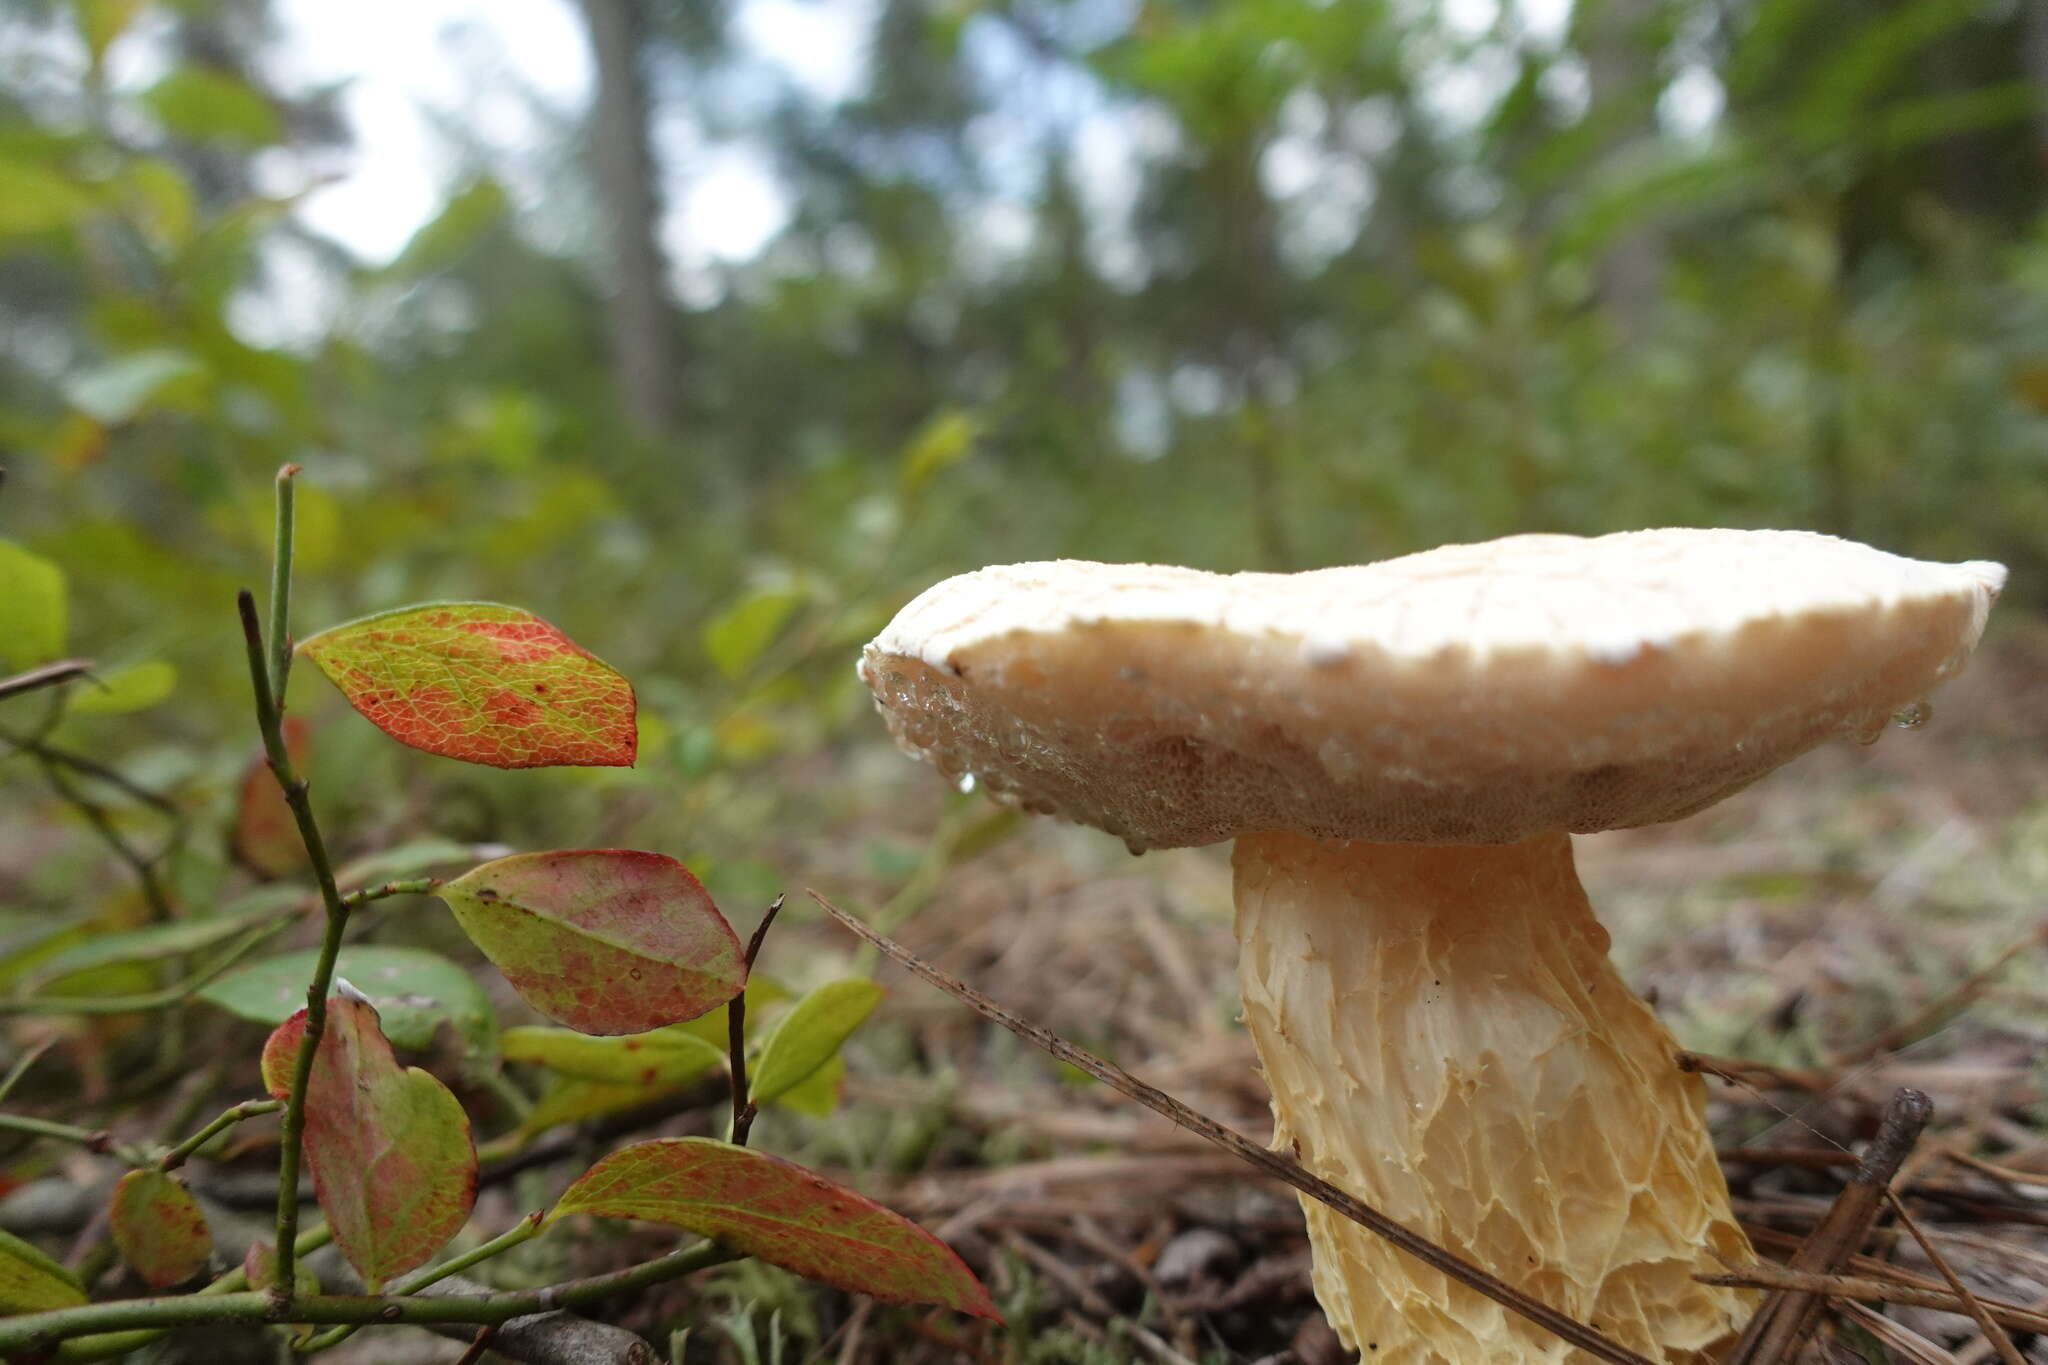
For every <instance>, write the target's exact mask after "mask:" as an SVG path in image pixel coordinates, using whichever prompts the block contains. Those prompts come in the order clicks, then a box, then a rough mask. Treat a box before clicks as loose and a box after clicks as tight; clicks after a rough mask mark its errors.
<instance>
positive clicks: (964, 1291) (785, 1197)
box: [548, 1138, 1002, 1322]
mask: <svg viewBox="0 0 2048 1365" xmlns="http://www.w3.org/2000/svg"><path fill="white" fill-rule="evenodd" d="M572 1213H590V1214H596V1215H597V1216H599V1217H601V1218H638V1219H642V1220H644V1221H646V1222H650V1223H662V1224H665V1225H667V1226H669V1227H675V1228H682V1229H684V1230H685V1231H687V1232H694V1233H696V1234H697V1235H699V1236H700V1237H709V1238H712V1239H714V1240H716V1241H717V1242H718V1243H720V1244H721V1245H723V1246H727V1247H730V1248H732V1249H733V1250H735V1251H742V1252H746V1253H747V1254H749V1255H752V1256H758V1257H760V1258H761V1259H762V1260H764V1261H767V1262H769V1263H771V1264H773V1265H779V1266H781V1267H782V1268H783V1269H785V1270H792V1271H795V1272H796V1273H797V1274H799V1275H802V1276H804V1277H806V1278H808V1279H813V1280H817V1281H820V1282H821V1283H824V1284H829V1285H832V1286H834V1287H835V1288H839V1289H844V1290H848V1291H850V1292H852V1293H855V1294H866V1295H869V1296H870V1297H872V1298H876V1299H880V1300H881V1301H882V1302H884V1303H933V1304H940V1305H942V1306H944V1307H947V1308H956V1309H958V1310H960V1311H961V1312H963V1313H972V1314H973V1315H975V1316H976V1317H981V1318H987V1319H989V1320H990V1321H991V1322H1001V1321H1002V1316H1001V1315H1000V1314H999V1313H997V1312H996V1307H995V1304H994V1303H993V1302H991V1301H990V1299H989V1296H988V1290H986V1289H985V1288H983V1287H982V1284H981V1281H979V1280H977V1279H976V1278H975V1277H974V1272H973V1271H971V1270H969V1269H968V1268H967V1267H966V1265H965V1264H963V1263H962V1262H961V1260H960V1258H959V1257H958V1256H957V1255H955V1254H954V1253H953V1250H952V1248H950V1247H948V1246H947V1245H946V1244H945V1243H944V1242H941V1241H940V1240H939V1239H938V1238H936V1237H934V1236H932V1235H931V1234H930V1233H929V1232H926V1231H925V1230H924V1229H923V1228H921V1227H919V1226H918V1225H917V1224H915V1223H913V1222H911V1221H910V1220H909V1219H907V1218H905V1217H904V1216H903V1215H902V1214H899V1213H896V1212H893V1211H892V1210H889V1209H886V1208H883V1207H882V1206H881V1205H880V1204H877V1203H875V1202H874V1201H873V1200H870V1199H864V1198H862V1197H861V1196H860V1195H857V1194H855V1193H854V1192H853V1191H851V1190H849V1189H846V1188H845V1187H844V1186H840V1185H835V1184H833V1183H832V1182H831V1181H829V1180H826V1179H825V1178H824V1177H822V1176H819V1175H815V1174H813V1173H812V1172H810V1171H807V1170H805V1169H804V1168H803V1167H801V1166H798V1165H796V1164H795V1163H793V1162H788V1161H784V1160H783V1159H782V1158H780V1157H774V1156H769V1155H767V1154H766V1153H764V1152H756V1151H753V1150H751V1149H750V1148H746V1147H735V1146H733V1145H732V1144H731V1143H727V1142H718V1141H715V1140H713V1139H711V1138H660V1139H656V1140H655V1141H653V1142H641V1143H635V1144H634V1145H633V1146H631V1147H626V1148H623V1149H621V1150H620V1151H617V1152H614V1153H612V1154H611V1155H610V1156H608V1157H606V1158H605V1159H604V1160H602V1161H600V1162H598V1163H597V1164H596V1165H595V1166H593V1167H591V1168H590V1169H589V1170H588V1171H585V1172H584V1173H583V1174H582V1175H581V1176H579V1177H578V1178H577V1179H576V1180H575V1182H574V1183H572V1184H571V1185H570V1186H569V1188H568V1189H567V1190H565V1191H563V1193H562V1199H561V1202H560V1203H558V1204H556V1205H555V1207H554V1208H553V1209H552V1210H551V1211H550V1212H549V1213H548V1221H549V1222H551V1223H552V1222H554V1221H555V1220H556V1219H559V1218H563V1217H566V1216H567V1215H569V1214H572Z"/></svg>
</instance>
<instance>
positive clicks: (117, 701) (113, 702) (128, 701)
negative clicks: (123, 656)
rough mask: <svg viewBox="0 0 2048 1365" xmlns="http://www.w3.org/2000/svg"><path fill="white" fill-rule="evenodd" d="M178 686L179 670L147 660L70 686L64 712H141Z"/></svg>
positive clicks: (109, 714)
mask: <svg viewBox="0 0 2048 1365" xmlns="http://www.w3.org/2000/svg"><path fill="white" fill-rule="evenodd" d="M177 685H178V670H177V669H176V668H174V667H172V666H171V665H170V664H167V663H165V662H164V661H163V660H162V659H150V660H147V661H145V662H143V663H139V664H130V665H128V666H127V667H126V668H117V669H114V670H113V671H112V672H109V673H103V674H100V675H98V677H97V679H96V680H93V681H87V682H85V683H83V684H81V685H80V686H77V687H74V688H72V689H71V690H70V691H69V692H68V693H67V694H66V697H65V701H66V705H65V708H64V712H65V714H66V715H71V716H122V715H127V714H128V713H129V712H131V711H144V710H147V709H149V708H150V707H152V706H155V705H156V704H157V703H158V702H160V701H162V700H163V699H164V698H165V697H168V696H170V695H171V690H172V689H173V688H175V687H176V686H177Z"/></svg>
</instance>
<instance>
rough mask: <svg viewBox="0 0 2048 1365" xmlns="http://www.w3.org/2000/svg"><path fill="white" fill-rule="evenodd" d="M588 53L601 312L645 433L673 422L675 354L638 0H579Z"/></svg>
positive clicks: (624, 396) (629, 407) (622, 389)
mask: <svg viewBox="0 0 2048 1365" xmlns="http://www.w3.org/2000/svg"><path fill="white" fill-rule="evenodd" d="M580 7H581V9H582V11H583V22H584V25H585V27H586V28H587V29H588V31H589V34H590V48H591V52H592V53H593V55H594V56H595V57H596V59H597V94H596V99H595V101H594V108H593V111H592V115H593V116H592V119H591V134H592V140H593V142H594V144H595V145H594V154H595V158H596V165H597V184H598V192H599V194H600V196H601V197H602V198H603V201H604V216H605V223H606V227H607V228H608V229H609V232H610V237H611V267H612V278H611V291H610V297H609V298H608V299H607V301H606V311H607V314H608V318H607V320H608V322H609V324H610V329H611V338H612V364H613V370H614V373H615V374H616V376H617V381H618V386H619V397H620V401H621V402H622V403H623V404H624V407H625V410H626V414H627V416H628V417H629V418H631V419H632V421H633V422H634V424H635V425H637V426H639V427H640V428H641V429H642V430H644V431H645V432H647V433H648V434H649V435H653V436H661V435H665V434H667V433H668V432H669V431H670V430H672V429H673V427H674V424H675V415H676V405H675V399H674V395H675V391H676V386H677V383H678V380H679V379H680V372H681V360H682V357H681V355H680V354H679V349H680V348H679V347H678V345H677V343H676V339H675V335H674V333H673V332H672V331H671V330H670V323H671V318H670V315H669V308H668V271H667V266H666V263H665V262H664V261H663V259H662V254H661V246H660V243H659V241H658V238H657V232H658V230H659V227H660V224H661V190H660V186H659V184H658V182H657V180H656V178H655V167H654V154H653V151H652V149H651V148H650V147H649V145H648V138H647V119H648V101H647V82H646V78H645V76H644V74H643V72H642V70H641V61H642V58H643V54H644V53H645V51H646V15H645V13H644V5H643V0H580Z"/></svg>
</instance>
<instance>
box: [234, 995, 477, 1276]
mask: <svg viewBox="0 0 2048 1365" xmlns="http://www.w3.org/2000/svg"><path fill="white" fill-rule="evenodd" d="M305 1034H306V1014H305V1011H304V1010H301V1011H299V1012H298V1013H297V1014H294V1015H293V1016H292V1017H291V1018H290V1019H287V1020H286V1021H285V1022H284V1023H282V1024H280V1025H279V1026H278V1028H277V1031H276V1032H275V1033H273V1034H271V1035H270V1041H269V1042H267V1043H265V1044H264V1047H263V1083H264V1085H265V1087H266V1088H268V1089H269V1091H270V1093H271V1094H272V1095H273V1096H275V1097H276V1098H278V1099H283V1098H285V1097H286V1096H287V1095H288V1094H289V1093H290V1091H291V1077H292V1072H293V1067H294V1061H295V1059H296V1057H297V1055H298V1050H299V1046H300V1044H301V1042H303V1041H304V1039H305ZM305 1144H306V1145H305V1153H306V1164H307V1165H308V1166H309V1167H311V1168H312V1171H313V1192H314V1194H315V1195H316V1196H317V1197H318V1198H319V1200H320V1209H321V1211H322V1212H323V1213H325V1214H326V1215H327V1225H328V1227H330V1228H331V1229H333V1232H334V1241H335V1245H337V1246H339V1247H340V1248H341V1254H342V1255H343V1256H346V1257H347V1258H348V1263H349V1264H350V1265H352V1266H354V1267H355V1268H356V1273H357V1274H359V1275H361V1276H362V1277H363V1282H364V1283H365V1284H366V1285H367V1286H368V1287H369V1289H370V1292H371V1293H375V1292H376V1291H377V1290H378V1288H379V1287H381V1286H382V1285H383V1284H384V1282H385V1281H386V1280H388V1279H390V1278H391V1277H392V1276H393V1275H398V1274H402V1273H403V1272H405V1271H408V1270H411V1269H412V1268H413V1267H414V1266H418V1265H423V1264H425V1263H426V1261H427V1259H428V1258H429V1257H431V1256H432V1255H433V1254H434V1253H435V1252H436V1251H439V1250H440V1249H441V1248H442V1247H443V1246H445V1245H446V1244H447V1242H448V1239H449V1238H450V1237H453V1236H454V1235H455V1234H456V1233H457V1232H460V1231H461V1230H462V1225H463V1224H464V1223H466V1222H468V1221H469V1207H470V1204H471V1203H472V1202H473V1201H474V1200H475V1198H476V1148H475V1146H474V1144H473V1143H472V1142H471V1140H470V1135H469V1117H468V1115H466V1114H464V1113H463V1112H462V1105H461V1103H460V1102H458V1101H457V1100H456V1098H455V1096H454V1095H452V1094H451V1093H449V1090H448V1087H447V1086H445V1085H442V1084H441V1082H439V1081H438V1080H436V1079H434V1077H433V1076H431V1075H429V1074H428V1073H427V1072H425V1071H422V1070H420V1069H419V1068H418V1067H401V1066H400V1065H399V1064H398V1060H397V1058H396V1057H394V1056H393V1055H392V1052H391V1044H390V1043H389V1042H387V1041H386V1040H385V1037H384V1034H383V1031H382V1030H381V1029H379V1028H378V1026H377V1011H376V1010H375V1009H374V1008H373V1007H372V1006H371V1005H370V1004H369V1003H368V1002H367V1001H364V1000H361V999H358V998H355V997H354V996H352V995H351V994H350V993H348V992H346V991H344V992H343V993H341V994H339V995H335V996H332V997H330V998H329V999H328V1001H327V1030H326V1032H325V1033H324V1034H322V1035H321V1038H320V1046H319V1049H318V1050H317V1051H316V1052H315V1053H314V1055H313V1070H312V1074H311V1076H310V1078H309V1079H308V1081H307V1083H306V1130H305Z"/></svg>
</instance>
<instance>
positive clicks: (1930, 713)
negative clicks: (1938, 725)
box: [1892, 698, 1934, 730]
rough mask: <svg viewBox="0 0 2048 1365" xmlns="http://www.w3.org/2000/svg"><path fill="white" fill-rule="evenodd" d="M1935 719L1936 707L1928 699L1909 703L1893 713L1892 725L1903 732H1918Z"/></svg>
mask: <svg viewBox="0 0 2048 1365" xmlns="http://www.w3.org/2000/svg"><path fill="white" fill-rule="evenodd" d="M1933 719H1934V705H1933V703H1931V702H1929V701H1927V700H1926V699H1924V698H1923V699H1921V700H1919V701H1909V702H1907V703H1906V704H1905V705H1904V706H1901V707H1900V708H1899V709H1898V710H1896V711H1894V712H1893V713H1892V724H1894V725H1896V726H1898V727H1899V728H1900V729H1901V730H1917V729H1919V728H1920V727H1921V726H1923V725H1925V724H1926V723H1927V722H1928V721H1930V720H1933Z"/></svg>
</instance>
